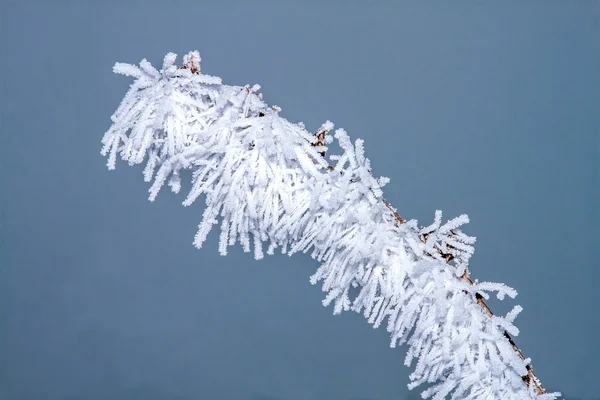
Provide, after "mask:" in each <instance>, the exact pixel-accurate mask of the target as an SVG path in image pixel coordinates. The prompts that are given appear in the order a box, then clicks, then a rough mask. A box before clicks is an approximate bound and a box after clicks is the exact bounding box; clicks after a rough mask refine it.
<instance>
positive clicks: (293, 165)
mask: <svg viewBox="0 0 600 400" xmlns="http://www.w3.org/2000/svg"><path fill="white" fill-rule="evenodd" d="M175 59H176V56H175V55H174V54H172V53H169V54H167V56H165V59H164V62H163V66H162V69H161V70H157V69H155V68H154V67H152V66H151V65H150V63H148V62H147V61H146V60H142V62H141V63H140V66H139V67H136V66H133V65H126V64H116V65H115V72H117V73H121V74H125V75H129V76H132V77H134V78H135V82H134V83H133V84H132V85H131V87H130V90H129V91H128V93H127V94H126V95H125V98H124V99H123V101H122V102H121V104H120V106H119V108H118V109H117V111H116V112H115V114H114V115H113V117H112V121H113V124H112V126H111V127H110V129H109V130H108V131H107V132H106V133H105V135H104V137H103V139H102V143H103V148H102V154H103V155H105V156H108V163H107V165H108V167H109V169H114V168H115V165H116V158H117V156H120V157H121V158H122V159H123V160H124V161H127V162H128V163H129V164H131V165H133V164H140V163H142V162H144V161H146V167H145V169H144V180H146V181H148V182H152V185H151V187H150V190H149V191H150V200H153V199H154V198H155V197H156V196H157V194H158V193H159V191H160V189H161V188H162V186H164V184H165V183H167V184H168V185H169V186H171V189H172V190H173V191H174V192H178V191H179V190H180V188H181V185H180V171H181V170H182V169H189V170H191V172H192V187H191V190H190V192H189V193H188V194H187V196H186V198H185V200H184V202H183V204H184V205H186V206H188V205H191V204H192V203H193V202H194V201H195V200H196V199H198V197H200V196H202V195H204V196H205V203H206V208H205V210H204V214H203V216H202V221H201V223H200V225H199V227H198V231H197V233H196V236H195V238H194V245H195V246H197V247H202V245H203V243H204V241H205V240H206V237H207V235H208V233H209V232H210V230H211V229H212V227H213V226H214V225H216V224H219V223H220V238H219V252H220V253H221V254H222V255H225V254H227V248H228V247H229V246H232V245H235V244H236V243H237V242H238V241H239V242H240V243H241V245H242V247H243V249H244V251H247V252H249V251H252V250H254V256H255V258H256V259H261V258H263V257H264V248H263V244H264V243H266V244H267V245H268V247H267V250H266V252H267V254H273V253H274V251H275V250H276V249H278V248H280V249H281V251H282V253H285V254H289V255H292V254H294V253H297V252H310V254H311V256H312V257H313V258H314V259H316V260H318V261H319V262H320V263H321V265H320V267H319V268H318V269H317V271H316V272H315V274H313V275H312V277H311V283H313V284H316V283H317V282H319V281H321V282H322V288H323V291H324V292H326V296H325V299H324V301H323V304H324V305H328V304H331V303H333V306H334V307H333V309H334V313H339V312H341V311H343V310H354V311H357V312H362V313H363V314H364V315H365V317H366V318H367V319H368V321H369V322H370V323H372V324H373V326H374V327H378V326H379V325H381V324H382V323H384V321H386V320H387V330H388V332H389V333H390V335H391V346H392V347H395V346H396V345H398V344H403V343H407V344H408V352H407V356H406V360H405V364H406V365H410V364H411V363H412V361H413V360H416V365H415V370H414V371H413V372H412V373H411V374H410V381H411V383H410V384H409V387H410V388H411V389H412V388H414V387H417V386H419V385H421V384H423V383H428V384H430V385H432V386H430V388H429V389H427V390H425V391H424V392H423V393H422V396H423V397H424V398H430V397H431V398H433V399H434V400H443V399H446V398H451V399H487V400H489V399H502V400H517V399H538V400H550V399H556V398H557V397H558V396H559V395H560V394H559V393H543V389H542V388H541V385H539V382H538V381H537V379H536V378H535V376H534V375H533V371H532V370H531V369H530V367H529V360H528V359H524V358H523V357H522V354H520V352H518V349H517V348H516V346H514V342H512V339H511V338H510V336H508V334H509V333H510V334H511V335H516V334H518V329H517V328H516V327H515V326H514V325H513V321H514V318H515V317H516V315H517V314H518V313H519V312H520V310H521V308H520V307H518V306H517V307H515V308H514V309H513V311H511V312H509V313H508V314H507V315H506V316H497V315H493V314H491V312H490V311H489V308H487V306H485V303H483V299H484V298H487V297H488V292H497V296H498V298H500V299H502V298H503V297H504V296H505V295H509V296H510V297H514V296H515V295H516V291H514V290H513V289H511V288H509V287H507V286H505V285H503V284H497V283H478V282H472V281H471V280H470V279H469V277H468V262H469V259H470V257H471V255H472V254H473V243H474V242H475V238H472V237H469V236H467V235H465V234H464V233H463V232H462V231H461V230H460V229H459V228H460V227H461V226H462V225H464V224H465V223H467V222H468V218H467V216H466V215H463V216H459V217H457V218H454V219H452V220H450V221H448V222H446V223H444V224H442V220H441V218H442V215H441V212H436V215H435V218H434V223H433V224H431V225H430V226H427V227H424V228H419V227H418V224H417V221H415V220H409V221H406V220H404V219H403V218H402V217H400V215H399V214H398V213H397V212H396V210H395V209H394V208H393V207H392V206H391V205H390V204H389V203H387V202H386V201H385V200H384V198H383V191H382V188H383V186H384V185H385V184H386V183H388V181H389V179H387V178H375V177H374V176H373V175H372V174H371V167H370V161H369V160H368V159H367V158H366V157H365V151H364V146H363V144H364V143H363V141H362V140H360V139H358V140H356V141H355V142H354V143H353V142H351V141H350V138H349V137H348V135H347V134H346V132H345V131H343V130H341V129H338V130H336V131H335V134H334V135H333V136H334V138H335V139H336V140H337V141H338V143H339V145H340V147H341V148H342V154H340V155H329V156H328V160H327V159H325V154H326V153H325V152H326V151H327V147H326V145H327V144H328V143H331V141H332V140H333V138H332V137H331V136H330V135H326V132H328V131H331V130H332V129H333V124H331V123H329V122H328V123H326V124H324V125H323V127H322V128H321V129H320V130H319V131H318V133H317V137H316V141H315V136H314V135H312V134H311V133H309V132H308V131H306V129H305V128H304V125H303V124H294V123H291V122H290V121H288V120H286V119H285V118H282V117H281V116H279V111H280V109H279V108H278V107H269V106H267V104H266V103H265V102H263V100H262V95H261V94H260V93H258V91H259V89H260V86H258V85H254V86H252V87H250V86H244V87H241V86H229V85H225V84H223V83H222V82H221V80H220V78H216V77H212V76H208V75H204V74H202V73H201V69H200V55H199V53H198V52H191V53H189V54H188V55H186V56H185V57H184V65H183V67H179V68H178V67H177V66H175ZM330 161H333V163H331V162H330ZM352 288H356V289H358V290H351V289H352ZM484 306H485V307H484ZM482 307H483V308H482ZM515 350H517V351H515ZM522 377H530V379H531V380H533V383H534V384H533V385H532V384H524V380H525V383H530V382H531V380H530V381H527V380H526V379H524V378H522Z"/></svg>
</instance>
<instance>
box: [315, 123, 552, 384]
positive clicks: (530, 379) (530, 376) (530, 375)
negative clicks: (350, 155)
mask: <svg viewBox="0 0 600 400" xmlns="http://www.w3.org/2000/svg"><path fill="white" fill-rule="evenodd" d="M326 133H327V132H326V131H325V129H323V128H321V129H319V130H318V131H317V132H316V133H315V136H316V141H315V142H314V143H312V145H313V146H323V144H324V143H325V134H326ZM319 154H321V156H322V157H325V152H320V153H319ZM327 169H328V170H329V171H333V170H334V168H333V167H332V166H328V167H327ZM383 203H384V204H385V206H386V207H387V208H388V209H389V210H390V211H391V212H392V214H393V215H394V219H395V220H396V221H397V222H398V223H399V224H404V223H406V220H405V219H404V218H402V217H401V216H400V214H398V212H397V211H395V210H394V209H393V208H392V206H391V204H390V203H389V202H388V201H387V200H384V201H383ZM421 241H422V242H423V243H425V242H426V241H427V235H423V236H422V237H421ZM440 255H441V256H442V257H443V258H444V260H446V262H447V263H449V262H450V261H452V259H453V258H454V257H453V256H452V254H445V253H442V252H441V251H440ZM460 279H462V280H464V281H466V282H467V283H469V285H473V281H472V280H471V278H470V277H469V272H468V270H467V271H466V272H465V273H464V274H463V275H462V276H461V277H460ZM475 300H476V301H477V304H479V305H480V306H481V308H482V309H483V310H484V311H485V313H486V314H487V315H488V316H490V317H491V316H493V315H494V313H493V312H492V310H491V309H490V308H489V306H488V305H487V304H486V303H485V302H484V301H483V297H482V296H481V295H480V294H479V293H476V294H475ZM504 337H506V339H507V340H508V342H509V343H510V345H511V346H512V348H513V349H514V350H515V351H516V352H517V354H518V356H519V357H520V358H521V360H525V356H524V355H523V353H522V352H521V350H520V349H519V348H518V347H517V345H516V343H515V341H514V340H513V338H512V337H511V336H510V334H509V333H508V332H507V331H504ZM526 368H527V375H523V376H521V379H523V382H524V383H525V384H526V385H527V386H529V385H532V384H533V385H534V387H535V391H536V392H537V394H544V393H546V390H545V389H544V388H543V387H542V384H541V383H540V381H539V379H537V377H536V376H535V374H534V372H533V368H532V367H531V365H529V364H528V365H527V367H526Z"/></svg>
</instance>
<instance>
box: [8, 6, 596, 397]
mask: <svg viewBox="0 0 600 400" xmlns="http://www.w3.org/2000/svg"><path fill="white" fill-rule="evenodd" d="M424 3H425V2H417V1H411V2H406V1H391V0H388V1H358V0H348V1H302V2H300V1H275V0H273V1H252V2H242V1H222V0H221V1H191V0H190V1H180V0H173V1H131V0H120V1H116V0H107V1H91V0H85V1H66V0H55V1H15V0H13V1H7V0H5V1H3V2H1V4H0V51H1V57H0V65H1V69H0V77H1V78H0V84H1V85H2V86H1V91H0V110H1V119H0V124H1V125H0V135H1V137H0V179H1V180H0V223H1V225H0V235H1V236H0V237H1V241H0V398H1V399H6V400H57V399H65V400H66V399H68V400H79V399H97V400H136V399H144V400H166V399H190V400H191V399H232V400H234V399H250V400H259V399H271V400H305V399H315V400H325V399H327V400H332V399H340V400H359V399H364V400H366V399H370V400H392V399H402V398H405V396H407V393H408V391H407V389H406V384H407V382H408V374H409V372H410V371H411V369H409V368H407V367H404V366H403V360H404V356H405V350H406V349H405V348H400V349H393V350H392V349H390V348H389V347H388V335H387V333H386V332H385V329H384V328H380V329H378V330H373V329H372V328H371V326H370V325H368V324H367V323H366V321H365V320H364V318H363V317H362V316H361V315H358V314H354V313H347V314H344V315H341V316H336V317H333V316H332V315H331V314H332V309H331V308H324V307H322V305H321V300H322V299H323V293H322V292H321V291H320V288H319V287H312V286H311V285H310V284H309V281H308V277H309V276H310V275H311V274H312V272H313V271H314V270H315V269H316V267H317V265H316V263H315V262H314V261H312V260H311V259H310V258H309V257H308V256H300V255H298V256H295V257H292V258H288V257H286V256H282V255H276V256H272V257H268V258H267V259H265V260H263V261H260V262H257V261H254V260H253V258H252V255H251V254H244V253H243V252H242V251H241V250H240V249H239V248H237V247H236V248H235V249H233V250H232V251H231V252H230V255H228V256H227V257H220V256H219V255H218V252H217V249H216V244H217V241H216V238H215V235H212V236H211V238H210V240H209V242H208V243H207V244H206V246H205V248H203V249H201V250H197V249H195V248H194V247H193V246H192V244H191V243H192V240H193V236H194V233H195V229H196V227H197V224H198V222H199V221H200V215H201V212H202V201H200V202H198V204H196V205H194V206H193V207H189V208H184V207H182V206H181V205H180V204H181V201H182V200H183V198H184V195H173V194H171V193H169V192H168V191H164V192H163V193H161V195H160V196H159V197H158V199H157V201H156V202H155V203H150V202H148V201H147V189H148V185H147V184H145V183H143V181H142V173H141V167H135V168H129V167H127V166H126V165H125V164H124V163H120V164H119V165H118V167H117V171H114V172H108V171H107V170H106V168H105V160H104V159H103V158H102V157H101V156H100V154H99V151H100V146H101V145H100V139H101V137H102V135H103V133H104V132H105V131H106V130H107V129H108V127H109V126H110V116H111V114H112V112H113V111H114V110H115V109H116V107H117V106H118V104H119V102H120V100H121V98H122V97H123V95H124V94H125V92H126V90H127V88H128V86H129V84H130V83H131V79H129V78H126V77H121V76H116V75H113V74H112V72H111V69H112V66H113V64H114V63H115V62H117V61H119V62H129V63H138V62H139V61H140V60H141V59H142V58H148V59H149V60H150V61H152V62H153V63H154V64H155V65H157V66H160V63H161V62H162V58H163V56H164V55H165V54H166V53H167V52H169V51H173V52H176V53H178V54H179V55H180V56H182V55H183V54H185V53H186V52H188V51H190V50H196V49H197V50H199V51H200V53H201V55H202V57H203V61H202V68H203V71H204V72H206V73H208V74H212V75H218V76H221V77H222V78H223V80H224V81H225V82H226V83H229V84H242V85H243V84H254V83H259V84H261V85H262V87H263V90H262V91H263V93H264V95H265V99H266V101H267V102H268V103H269V104H276V105H278V106H280V107H282V108H283V112H282V115H283V116H285V117H286V118H288V119H290V120H292V121H295V122H298V121H303V122H304V123H305V124H306V126H307V128H308V129H310V130H314V129H317V128H318V127H319V125H320V124H321V123H323V122H324V121H325V120H327V119H329V120H331V121H333V122H334V123H336V126H337V127H343V128H344V129H346V130H347V132H348V133H349V134H350V136H351V137H352V138H353V139H356V138H363V139H364V140H365V147H366V151H367V156H368V157H369V158H370V159H371V160H372V165H373V170H374V173H375V174H376V175H379V176H388V177H390V178H391V183H390V184H389V185H388V186H387V187H386V188H385V192H384V193H385V197H386V199H388V200H389V201H390V202H391V203H392V204H393V205H394V206H395V207H396V208H398V210H399V211H400V213H401V214H402V216H404V217H406V218H417V219H418V220H419V221H420V223H421V224H422V225H425V224H429V223H430V222H431V221H432V219H433V214H434V211H435V210H436V209H441V210H443V211H444V216H445V217H446V218H452V217H454V216H457V215H459V214H462V213H467V214H469V216H470V217H471V221H472V223H471V224H470V225H468V226H467V227H466V228H465V231H466V232H467V233H469V234H471V235H474V236H477V237H478V242H477V244H476V253H475V256H474V257H473V258H472V263H471V272H472V276H473V277H474V278H478V279H480V280H489V281H499V282H504V283H506V284H508V285H510V286H513V287H515V288H516V289H517V290H518V291H519V296H518V297H517V299H516V300H515V301H511V300H508V301H506V302H505V303H506V304H504V303H502V304H499V302H498V301H492V302H491V304H492V308H493V309H494V310H497V311H498V312H506V311H508V310H509V309H510V308H512V306H513V305H514V304H521V305H522V306H523V307H524V312H523V313H522V314H521V315H520V316H519V317H518V319H517V321H516V324H517V326H518V327H519V328H520V329H521V334H520V335H519V336H518V337H517V338H516V340H517V343H518V345H519V346H520V347H521V348H522V350H523V352H524V353H525V355H526V356H527V357H531V358H532V360H533V367H534V369H535V371H536V373H537V375H538V376H539V378H540V379H541V380H542V383H543V384H544V385H545V386H546V387H549V388H551V389H558V390H561V391H563V392H564V393H565V394H567V395H570V396H575V397H583V398H592V397H598V396H599V393H600V382H599V380H598V377H599V376H600V367H599V363H598V359H599V358H600V345H599V344H598V343H599V342H598V338H599V337H600V312H599V311H598V306H599V304H600V291H599V290H598V287H599V285H600V270H599V268H598V267H599V265H598V250H599V249H600V247H599V245H598V240H599V238H600V236H599V235H598V226H599V223H600V218H599V211H598V204H600V193H599V189H600V166H599V151H600V140H599V136H598V135H599V122H600V118H599V115H600V113H599V112H598V111H599V108H598V107H599V104H600V95H599V93H600V79H599V76H600V51H599V50H600V46H599V38H600V35H599V26H598V20H599V13H600V6H599V4H598V2H597V1H585V0H578V1H528V2H517V1H504V2H501V3H500V2H495V3H492V2H480V1H456V2H452V3H450V2H427V4H424ZM411 396H413V398H417V397H416V396H417V394H416V393H411Z"/></svg>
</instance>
